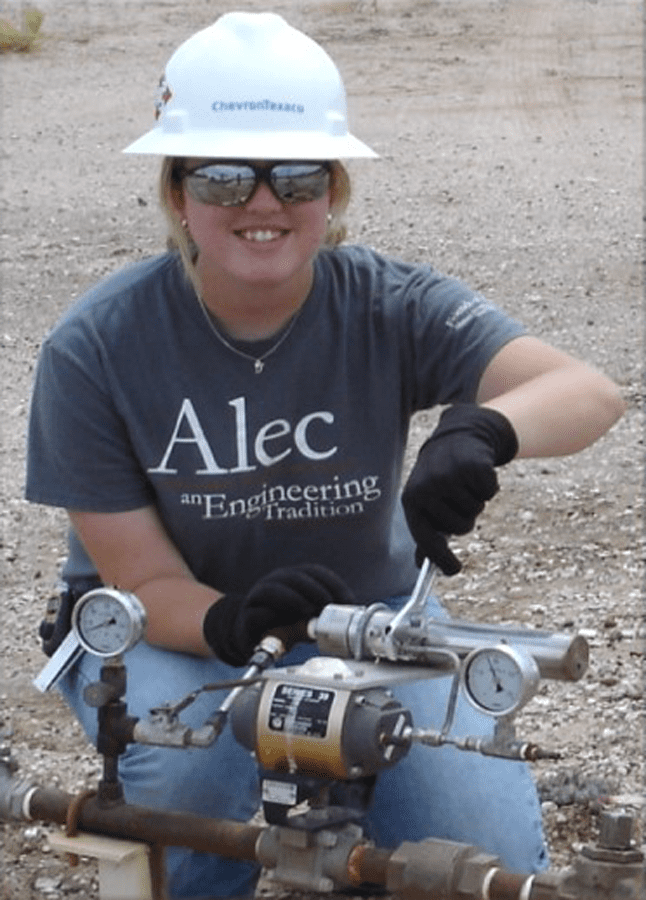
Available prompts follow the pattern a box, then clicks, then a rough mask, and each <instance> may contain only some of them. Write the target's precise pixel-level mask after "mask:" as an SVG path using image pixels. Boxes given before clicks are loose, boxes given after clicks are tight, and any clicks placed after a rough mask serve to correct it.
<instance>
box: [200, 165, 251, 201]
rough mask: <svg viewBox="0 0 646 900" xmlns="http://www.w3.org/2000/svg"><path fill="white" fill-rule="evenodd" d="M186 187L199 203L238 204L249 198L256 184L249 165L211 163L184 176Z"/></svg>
mask: <svg viewBox="0 0 646 900" xmlns="http://www.w3.org/2000/svg"><path fill="white" fill-rule="evenodd" d="M185 181H186V187H187V188H188V190H189V192H190V194H191V196H192V197H193V198H194V199H195V200H197V201H198V202H199V203H212V204H214V205H216V206H239V205H240V204H241V203H244V202H245V201H246V200H248V199H249V197H250V196H251V193H252V191H253V189H254V187H255V184H256V173H255V172H254V170H253V169H252V168H251V166H243V165H232V164H228V163H212V164H211V165H208V166H201V167H200V168H199V169H195V170H194V171H193V172H190V173H189V174H188V175H187V176H186V179H185Z"/></svg>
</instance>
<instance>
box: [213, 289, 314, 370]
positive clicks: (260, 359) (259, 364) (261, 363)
mask: <svg viewBox="0 0 646 900" xmlns="http://www.w3.org/2000/svg"><path fill="white" fill-rule="evenodd" d="M197 301H198V303H199V304H200V309H201V310H202V312H203V313H204V318H205V319H206V321H207V323H208V325H209V328H210V329H211V331H212V332H213V334H214V335H215V336H216V338H217V339H218V340H219V342H220V343H221V344H222V345H223V346H224V347H226V348H227V350H230V351H231V352H232V353H235V354H237V355H238V356H241V357H242V358H243V359H248V360H249V362H252V363H253V370H254V372H255V373H256V375H260V374H261V372H262V371H263V369H264V368H265V360H266V359H267V357H268V356H271V355H272V353H275V352H276V350H278V348H279V347H280V345H281V344H282V343H283V341H285V340H287V338H288V337H289V335H290V333H291V330H292V328H293V327H294V325H295V324H296V320H297V319H298V317H299V315H300V313H301V310H300V309H299V310H297V312H295V313H294V315H293V316H292V318H291V319H290V320H289V323H288V324H287V327H286V328H285V330H284V331H283V333H282V334H281V335H280V337H279V338H278V340H277V341H276V343H275V344H272V346H271V347H270V348H269V349H268V350H265V352H264V353H263V354H261V355H260V356H253V355H252V354H251V353H245V352H244V350H240V348H239V347H236V346H235V345H234V344H230V343H229V341H227V339H226V338H225V337H224V335H223V334H220V332H219V330H218V329H217V328H216V326H215V322H214V321H213V316H212V315H211V313H210V312H209V311H208V309H207V308H206V304H205V303H204V300H203V299H202V297H201V295H200V294H197ZM301 309H302V307H301Z"/></svg>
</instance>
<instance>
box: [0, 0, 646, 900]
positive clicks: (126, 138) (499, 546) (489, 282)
mask: <svg viewBox="0 0 646 900" xmlns="http://www.w3.org/2000/svg"><path fill="white" fill-rule="evenodd" d="M38 5H39V7H40V8H41V9H42V10H43V11H44V12H45V21H44V25H43V35H44V38H43V41H42V43H41V45H40V47H39V48H38V49H37V50H36V51H34V52H32V53H28V54H25V53H21V54H14V53H7V54H4V55H2V56H1V57H0V72H1V78H2V144H1V146H0V165H1V175H2V182H1V183H2V220H1V223H0V242H1V243H0V259H1V264H2V285H1V286H2V322H1V326H0V339H1V344H2V352H1V355H0V374H1V390H2V406H1V411H2V443H1V446H0V453H1V454H2V468H1V471H0V474H1V478H2V504H1V505H0V522H1V532H0V534H1V540H2V548H1V549H2V554H1V556H0V559H1V560H2V567H3V568H2V584H1V587H0V590H1V592H2V597H1V604H2V605H1V609H2V625H3V627H2V633H1V635H0V659H1V660H2V671H1V678H0V720H2V723H3V725H2V727H3V729H4V732H5V733H6V734H8V733H9V732H11V733H12V738H11V740H12V746H13V750H14V752H15V754H16V756H17V758H18V760H19V762H20V765H21V770H22V773H23V775H24V776H25V777H29V778H33V779H34V780H35V781H37V782H39V783H41V784H49V785H59V786H62V787H63V788H65V789H66V790H77V789H80V788H82V787H85V786H87V785H88V784H92V781H93V778H94V776H95V775H96V772H97V760H96V757H95V756H94V754H93V751H92V748H90V747H88V746H87V745H86V743H85V741H84V740H83V738H82V736H81V735H80V732H79V730H78V728H77V727H76V725H75V724H74V722H73V721H72V720H71V718H70V717H69V715H68V714H67V712H66V710H65V709H64V707H63V706H62V704H61V702H60V701H59V700H58V698H57V697H56V696H55V695H54V696H46V697H43V696H41V695H39V694H38V693H37V692H36V691H35V690H34V689H33V688H32V686H31V679H32V678H33V676H34V675H35V674H36V673H37V672H38V670H39V668H40V666H41V665H42V662H43V658H42V656H41V654H40V650H39V645H38V641H37V639H36V628H37V623H38V620H39V617H40V613H41V610H42V609H43V607H44V604H45V601H46V599H47V597H48V596H49V595H50V593H51V592H52V590H53V587H54V585H55V582H56V577H57V569H58V566H59V563H60V560H61V557H62V556H63V554H64V533H65V519H64V516H63V515H62V514H61V513H60V512H58V511H52V510H48V509H41V508H33V507H30V506H28V505H27V504H25V502H24V501H23V500H22V484H23V460H24V450H23V448H24V433H25V424H26V416H27V409H28V401H29V390H30V383H31V378H32V372H33V365H34V360H35V357H36V354H37V351H38V347H39V344H40V341H41V340H42V337H43V335H44V334H45V333H46V331H47V330H48V328H49V327H50V326H51V325H52V324H53V322H54V321H55V320H56V319H57V318H58V316H59V315H60V314H61V313H62V311H63V310H65V309H66V308H67V307H68V306H69V304H70V303H71V302H72V301H73V300H74V298H75V297H76V296H78V294H79V293H80V292H81V291H82V290H84V289H85V288H86V287H88V286H89V285H90V284H92V283H93V282H94V281H95V280H97V279H98V278H99V277H101V276H103V275H104V274H107V273H108V272H111V271H113V270H115V269H116V268H118V267H120V266H121V265H123V264H125V263H128V262H130V261H132V260H135V259H138V258H140V257H141V256H144V255H147V254H149V253H151V252H154V251H156V250H157V249H158V248H159V247H160V246H161V245H162V243H163V238H164V235H163V232H162V229H161V224H160V222H161V220H160V217H159V215H158V211H157V208H156V200H155V175H156V168H157V164H156V161H155V160H150V159H145V158H141V159H139V158H136V157H124V156H121V155H120V150H121V149H122V148H123V147H125V146H126V145H127V144H128V143H130V141H131V140H133V139H134V138H135V137H137V136H139V134H141V133H143V131H145V130H147V129H148V127H150V125H151V123H152V112H153V100H154V93H155V85H156V83H157V79H158V77H159V75H160V74H161V72H162V69H163V66H164V63H165V61H166V60H167V58H168V56H169V55H170V53H171V52H172V50H173V49H174V48H175V47H176V46H177V45H178V44H179V43H180V41H181V40H183V39H184V38H186V37H188V36H189V35H190V34H191V33H193V32H194V31H195V30H197V29H198V28H200V27H203V26H205V25H207V24H209V23H210V22H211V21H213V20H214V19H215V18H216V17H217V15H219V14H220V13H221V12H223V11H225V10H226V9H229V8H232V7H230V6H227V5H222V4H218V3H214V2H208V0H191V2H190V3H179V2H176V0H174V2H170V0H150V2H146V3H141V2H139V0H110V2H108V3H103V2H99V0H42V2H40V3H39V4H38ZM240 6H244V7H245V8H252V9H261V8H266V7H265V5H264V4H260V3H257V2H244V3H241V4H240ZM271 8H272V9H274V10H276V11H279V12H281V13H283V14H284V15H285V16H286V18H288V19H289V20H290V21H291V22H292V23H293V24H294V25H296V26H298V27H301V28H303V29H304V30H306V31H307V32H308V33H309V34H311V35H312V37H314V38H315V39H317V40H319V41H320V42H322V43H323V45H324V46H325V47H326V48H327V49H328V50H329V51H330V53H331V54H332V55H333V57H334V58H335V59H336V61H337V62H338V64H339V67H340V68H341V71H342V73H343V76H344V78H345V80H346V84H347V86H348V93H349V103H350V112H351V123H352V128H353V130H354V131H355V133H357V134H358V135H359V136H360V137H361V138H363V139H364V140H365V141H366V142H367V143H369V144H370V145H372V146H373V147H374V148H375V149H376V150H377V151H378V152H379V154H380V156H381V159H380V160H379V161H377V162H369V163H361V164H355V165H352V166H351V171H352V174H353V179H354V191H355V199H354V202H353V206H352V208H351V212H350V216H349V224H350V232H351V239H352V240H356V241H360V242H365V243H368V244H371V245H373V246H375V247H377V248H378V249H380V250H383V251H386V252H389V253H392V254H396V255H399V256H401V257H403V258H405V259H411V260H412V259H415V260H431V261H432V262H433V263H434V264H435V265H436V266H437V267H438V268H439V269H441V270H444V271H446V272H448V273H451V274H457V275H459V276H460V277H462V278H464V279H465V280H466V281H468V282H469V283H471V284H472V285H474V286H475V287H477V288H479V289H481V290H482V291H484V292H485V293H486V294H487V295H488V296H489V297H491V298H492V299H493V300H495V301H496V302H498V303H499V304H500V305H502V306H503V307H504V308H505V309H507V310H508V311H510V312H511V313H512V314H514V315H517V316H518V317H519V318H520V319H522V320H523V321H524V322H525V323H526V324H527V326H528V328H529V329H530V330H531V331H532V332H533V333H535V334H537V335H539V336H541V337H542V338H544V339H546V340H548V341H550V342H552V343H554V344H556V345H557V346H559V347H562V348H565V349H567V350H569V351H571V352H573V353H575V354H578V355H580V356H582V357H584V358H586V359H587V360H589V361H590V362H592V363H593V364H595V365H597V366H599V367H600V368H601V369H603V370H604V371H605V372H607V373H608V374H609V375H611V376H612V377H613V378H615V379H616V380H617V381H618V382H619V384H620V385H621V387H622V391H623V394H624V397H625V399H626V401H627V403H628V411H627V413H626V415H625V417H624V418H623V419H622V421H621V422H620V423H619V424H618V425H617V426H616V427H615V428H614V429H613V431H612V432H611V433H610V434H609V435H608V436H607V437H606V438H604V439H603V440H602V441H600V442H599V443H598V444H596V445H595V446H593V447H592V448H590V449H588V450H586V451H585V452H584V453H582V454H580V455H578V456H577V457H574V458H571V459H561V460H542V461H530V462H522V463H521V462H517V463H514V464H512V465H511V466H509V467H508V468H507V469H506V470H504V472H503V473H502V484H503V490H502V491H501V493H500V494H499V496H498V497H497V498H496V499H495V501H493V502H492V503H491V504H490V506H489V507H488V509H487V511H486V513H485V514H484V515H483V516H482V518H481V520H480V521H479V523H478V526H477V529H476V531H475V532H474V533H473V534H471V535H469V536H467V537H465V538H463V539H461V540H460V541H456V542H455V543H456V546H457V547H458V548H459V553H460V555H461V557H462V559H463V561H464V564H465V565H464V571H463V573H462V574H461V575H460V576H457V577H456V578H453V579H451V580H448V579H446V580H443V581H442V583H441V584H440V586H439V590H440V593H441V594H442V596H443V598H444V600H445V602H446V604H447V606H449V608H450V609H451V610H452V611H453V612H454V613H455V614H456V615H459V616H461V617H463V618H473V619H476V620H480V621H506V622H514V623H518V624H524V625H527V626H530V627H534V626H538V627H543V628H550V629H559V630H575V629H577V630H581V631H582V632H583V633H584V634H585V635H586V637H587V638H588V640H589V642H590V646H591V664H590V668H589V671H588V673H587V674H586V676H585V678H584V679H583V680H582V682H580V683H579V684H577V685H569V686H564V685H547V686H545V687H544V688H542V689H541V691H540V693H539V695H538V696H537V697H536V698H535V699H534V700H533V701H532V702H531V704H530V705H529V706H528V708H527V710H526V711H525V712H524V713H523V715H522V717H521V721H520V723H519V729H522V731H523V733H524V734H526V735H527V737H529V738H530V739H532V740H535V741H538V742H543V743H545V744H546V745H548V746H551V747H556V748H559V749H561V750H562V751H563V753H564V759H563V761H562V762H560V763H558V764H555V763H541V764H537V765H536V767H535V769H536V777H537V779H538V782H539V786H540V789H541V794H542V797H543V800H544V812H545V823H546V828H547V832H548V835H549V839H550V844H551V847H552V855H553V860H554V864H555V865H565V864H567V862H568V861H569V859H570V858H571V854H572V851H573V849H575V848H576V847H577V846H578V845H579V844H580V843H581V842H582V841H587V840H589V839H590V838H591V837H592V836H593V835H594V832H595V827H596V821H597V814H598V811H599V808H600V807H601V806H602V805H607V806H610V807H616V806H618V805H620V804H621V805H624V806H625V807H626V808H628V809H629V810H630V811H631V812H633V813H635V814H636V815H638V816H639V815H640V814H641V813H642V810H643V783H642V778H643V769H642V766H643V763H642V760H643V747H642V735H643V706H644V693H643V663H644V640H645V637H646V615H645V613H646V609H645V607H644V605H643V602H642V589H643V559H644V553H643V549H644V541H643V531H642V523H641V501H642V497H641V493H642V483H643V453H644V447H643V429H642V405H641V404H642V373H641V361H642V340H643V335H642V309H641V307H642V284H641V273H640V262H641V259H642V247H643V216H642V190H641V178H642V168H641V137H642V121H641V110H642V101H643V96H642V95H643V84H642V71H641V51H642V25H641V19H640V5H639V4H638V3H637V2H636V0H597V2H594V0H558V2H557V0H498V2H492V0H436V2H415V0H401V2H395V0H365V2H318V3H310V2H291V3H290V2H279V3H275V4H273V5H272V7H271ZM19 9H20V3H19V2H18V0H14V2H13V3H7V2H5V3H0V17H2V16H4V17H17V15H18V12H19ZM429 424H430V417H427V418H424V417H420V419H419V420H418V421H417V422H416V423H415V427H414V428H413V431H412V434H411V447H414V446H415V445H416V443H417V442H418V441H419V439H420V436H421V434H422V433H423V431H424V429H425V428H427V427H428V425H429ZM429 752H432V751H429ZM45 831H46V829H45V828H44V827H43V826H41V825H38V824H35V825H33V826H25V825H11V826H0V835H1V838H2V854H3V859H2V868H1V874H0V897H2V898H3V900H9V898H11V900H36V898H39V900H40V898H43V897H48V898H57V897H78V898H87V900H93V898H95V897H98V888H97V881H96V871H95V868H94V864H93V863H91V862H88V861H82V864H81V865H80V866H79V867H78V868H77V869H70V868H69V867H68V866H67V863H66V862H65V861H64V860H62V859H60V858H59V857H57V856H55V855H54V854H52V853H51V852H48V851H47V847H46V841H45Z"/></svg>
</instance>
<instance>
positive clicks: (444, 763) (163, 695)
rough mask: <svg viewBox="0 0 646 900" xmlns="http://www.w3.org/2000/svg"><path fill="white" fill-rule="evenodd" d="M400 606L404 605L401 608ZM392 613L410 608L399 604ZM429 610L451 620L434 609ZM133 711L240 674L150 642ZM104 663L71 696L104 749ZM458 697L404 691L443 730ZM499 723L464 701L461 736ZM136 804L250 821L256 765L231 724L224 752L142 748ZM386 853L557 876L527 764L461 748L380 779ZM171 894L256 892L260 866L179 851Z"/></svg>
mask: <svg viewBox="0 0 646 900" xmlns="http://www.w3.org/2000/svg"><path fill="white" fill-rule="evenodd" d="M399 602H400V601H399ZM392 605H398V601H393V604H392ZM429 613H430V614H431V615H434V616H438V617H439V616H443V617H445V616H446V614H445V613H444V611H443V610H442V608H441V607H440V606H439V604H436V603H435V602H434V601H431V608H430V609H429ZM315 652H316V651H315V649H314V648H313V647H312V646H309V645H301V646H299V647H296V648H294V649H293V650H292V651H291V652H290V653H289V654H288V655H287V656H286V657H284V658H283V660H282V663H281V664H283V665H289V664H292V665H294V664H297V663H299V662H302V661H304V660H305V659H306V658H308V657H310V656H312V655H314V653H315ZM126 665H127V669H128V691H127V696H126V701H127V704H128V712H129V714H130V715H133V716H138V717H142V718H143V717H146V716H147V714H148V710H149V709H150V708H152V707H154V706H159V705H162V704H164V703H174V702H176V701H178V700H180V699H181V698H182V697H184V696H185V695H186V694H188V693H190V692H191V691H193V690H195V688H197V687H200V686H201V685H203V684H206V683H208V682H213V681H220V680H223V679H227V678H232V677H235V676H236V675H238V674H239V672H240V670H237V669H232V668H231V667H229V666H227V665H225V664H224V663H222V662H220V661H219V660H215V659H201V658H198V657H194V656H188V655H184V654H181V653H174V652H170V651H166V650H160V649H159V648H156V647H151V646H150V645H148V644H145V643H143V642H142V643H140V644H138V645H137V646H136V647H134V648H133V649H132V650H131V651H129V653H128V654H127V655H126ZM100 667H101V663H100V660H98V659H97V658H96V657H93V656H90V655H89V654H87V653H85V654H83V656H82V657H81V658H80V660H79V662H78V663H77V664H76V666H75V668H74V669H72V671H71V672H70V673H68V675H66V676H65V677H64V678H63V679H61V682H59V689H60V690H61V692H62V694H63V696H64V697H65V699H66V700H67V702H68V704H69V705H70V706H71V708H72V709H73V710H74V712H75V713H76V715H77V717H78V719H79V721H80V722H81V724H82V726H83V728H84V729H85V731H86V733H87V735H88V737H89V738H90V740H91V741H92V742H94V743H95V742H96V732H97V724H96V710H94V709H92V708H91V707H89V706H87V705H86V704H85V703H84V702H83V699H82V693H83V689H84V687H85V685H86V684H88V683H89V682H91V681H96V680H98V678H99V671H100ZM449 689H450V679H449V678H444V677H443V678H432V679H429V680H426V681H417V682H411V683H409V684H406V685H404V686H403V687H401V688H398V689H397V690H396V692H395V693H396V695H397V697H398V698H399V699H400V700H401V702H402V703H403V705H404V706H405V707H407V708H408V709H409V710H410V711H411V713H412V716H413V723H414V724H415V725H416V726H417V727H421V728H425V727H429V728H436V729H439V728H441V726H442V724H443V721H444V714H445V711H446V701H447V697H448V692H449ZM224 696H226V692H222V693H210V692H209V693H204V694H201V695H200V696H199V698H198V699H197V700H196V702H195V703H193V704H192V705H191V706H189V707H188V708H187V709H185V710H184V711H183V712H182V714H181V718H182V721H183V722H185V723H186V724H187V725H190V726H192V727H198V726H200V725H202V724H203V722H204V720H205V719H206V718H207V716H208V715H209V714H210V713H211V712H212V711H213V710H214V709H216V708H217V707H218V706H219V705H220V703H221V701H222V699H223V697H224ZM491 731H492V720H491V719H490V718H488V717H486V716H483V715H481V714H480V713H478V712H477V711H476V710H474V709H473V708H472V707H471V706H470V704H469V703H468V702H467V701H466V700H465V699H464V698H463V697H460V700H459V701H458V706H457V711H456V717H455V722H454V726H453V729H452V733H453V734H455V735H457V736H464V735H467V734H489V733H491ZM120 775H121V778H122V780H123V786H124V791H125V796H126V800H127V801H128V802H129V803H134V804H138V805H141V806H149V807H155V808H159V809H172V810H180V811H190V812H193V813H196V814H198V815H203V816H212V817H216V818H227V819H238V820H241V821H246V820H247V819H249V818H250V817H251V816H252V815H253V814H254V813H255V812H256V810H257V809H258V806H259V803H260V800H259V789H258V781H257V776H256V767H255V763H254V761H253V759H252V757H251V755H250V754H249V753H248V751H246V750H244V749H243V748H242V747H240V746H239V745H238V744H237V743H236V742H235V741H234V739H233V737H232V735H231V731H230V729H228V728H225V730H224V732H223V734H222V735H221V736H220V738H219V740H218V741H217V743H216V744H215V745H213V746H212V747H209V748H207V749H201V748H194V749H188V750H184V749H182V750H177V749H166V748H161V747H149V746H145V745H141V744H131V745H129V746H128V749H127V751H126V753H125V754H124V755H123V756H122V758H121V761H120ZM366 827H367V831H368V834H369V836H370V837H371V838H372V839H373V840H374V841H375V842H376V844H377V846H380V847H396V846H398V845H399V844H400V843H401V842H402V841H404V840H408V841H418V840H421V839H423V838H426V837H438V838H446V839H450V840H455V841H462V842H464V843H468V844H474V845H476V846H478V847H481V848H482V849H484V850H487V851H489V852H491V853H495V854H497V855H498V856H499V857H500V858H501V860H502V862H503V864H504V865H505V866H506V867H507V868H509V869H512V870H515V871H521V872H534V871H539V870H541V869H544V868H546V866H547V865H548V857H547V852H546V848H545V843H544V839H543V831H542V822H541V810H540V804H539V802H538V798H537V793H536V789H535V786H534V782H533V779H532V777H531V774H530V772H529V770H528V767H527V766H526V764H525V763H520V762H510V761H507V760H502V759H495V758H491V757H483V756H480V755H479V754H477V753H469V752H464V751H461V750H457V749H455V748H453V747H442V748H427V747H422V746H419V745H416V746H413V747H412V748H411V750H410V752H409V753H408V754H407V755H406V756H405V757H404V759H403V760H402V761H401V762H399V763H398V764H397V765H396V766H394V767H393V768H392V769H389V770H387V771H386V772H384V773H383V774H381V775H380V776H379V778H378V780H377V786H376V789H375V795H374V802H373V804H372V806H371V809H370V811H369V814H368V819H367V823H366ZM166 865H167V878H168V892H169V895H170V896H171V897H173V898H188V897H192V898H199V897H202V898H206V897H209V898H212V897H243V896H250V895H252V894H253V890H254V885H255V883H256V880H257V878H258V874H259V870H258V867H257V866H256V865H255V864H253V863H243V862H236V861H233V860H226V859H223V858H222V857H218V856H215V855H213V854H206V853H197V852H194V851H192V850H189V849H185V848H181V847H174V848H169V849H168V850H167V853H166Z"/></svg>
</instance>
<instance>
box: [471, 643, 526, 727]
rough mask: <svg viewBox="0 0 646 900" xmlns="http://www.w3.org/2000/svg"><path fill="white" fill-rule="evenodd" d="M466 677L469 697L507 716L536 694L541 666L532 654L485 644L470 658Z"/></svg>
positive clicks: (491, 711)
mask: <svg viewBox="0 0 646 900" xmlns="http://www.w3.org/2000/svg"><path fill="white" fill-rule="evenodd" d="M463 678H464V687H465V690H466V694H467V697H468V698H469V700H470V701H471V703H472V704H473V705H474V706H475V707H476V708H477V709H481V710H483V711H484V712H486V713H489V715H492V716H504V715H507V714H508V713H510V712H513V711H514V710H516V709H518V708H519V707H520V706H522V705H523V703H526V702H527V700H529V698H530V697H531V696H532V695H533V693H534V692H535V690H536V685H537V683H538V668H537V666H536V663H535V661H534V659H533V658H532V657H531V656H527V655H525V654H521V653H519V652H518V651H516V650H514V649H512V648H511V647H506V646H503V647H485V648H482V649H481V650H475V651H473V653H471V654H470V655H469V656H468V657H467V659H466V660H465V664H464V672H463Z"/></svg>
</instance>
